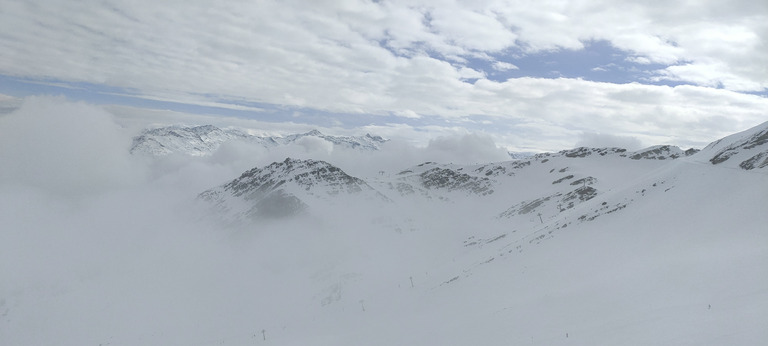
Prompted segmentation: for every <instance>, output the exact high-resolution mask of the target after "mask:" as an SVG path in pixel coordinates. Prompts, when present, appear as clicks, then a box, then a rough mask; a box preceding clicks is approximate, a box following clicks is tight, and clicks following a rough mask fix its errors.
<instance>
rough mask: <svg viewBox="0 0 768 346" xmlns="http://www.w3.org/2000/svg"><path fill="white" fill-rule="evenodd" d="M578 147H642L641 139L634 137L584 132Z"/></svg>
mask: <svg viewBox="0 0 768 346" xmlns="http://www.w3.org/2000/svg"><path fill="white" fill-rule="evenodd" d="M580 137H581V138H580V139H579V141H578V142H576V146H577V147H590V148H623V149H627V150H638V149H642V143H641V142H640V140H638V139H637V138H634V137H623V136H614V135H610V134H605V133H594V132H584V133H582V134H581V136H580Z"/></svg>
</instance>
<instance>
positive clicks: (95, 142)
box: [0, 97, 142, 196]
mask: <svg viewBox="0 0 768 346" xmlns="http://www.w3.org/2000/svg"><path fill="white" fill-rule="evenodd" d="M129 145H130V137H129V134H128V133H125V132H124V131H122V130H121V129H120V128H119V127H118V126H117V125H116V124H115V123H114V122H113V121H112V117H111V115H110V114H109V113H107V112H105V111H103V110H101V109H99V108H97V107H93V106H90V105H86V104H83V103H71V102H65V101H64V100H63V99H62V98H51V97H30V98H27V99H26V100H25V101H24V103H23V104H22V105H21V107H20V108H19V109H17V110H15V111H13V112H12V113H10V114H8V115H7V116H4V117H0V161H2V162H5V163H6V164H3V165H0V183H2V182H12V183H13V184H18V185H25V186H33V187H37V188H41V189H43V190H46V191H53V192H55V193H57V194H61V195H63V196H80V195H87V194H92V193H98V192H100V191H102V190H103V189H105V188H108V187H111V186H113V185H121V184H125V183H130V182H135V181H137V179H139V178H140V177H141V174H142V172H141V171H137V170H136V169H135V168H134V165H132V164H131V161H130V158H129V156H128V153H127V149H128V148H129Z"/></svg>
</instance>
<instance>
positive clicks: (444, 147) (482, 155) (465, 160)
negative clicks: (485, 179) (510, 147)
mask: <svg viewBox="0 0 768 346" xmlns="http://www.w3.org/2000/svg"><path fill="white" fill-rule="evenodd" d="M425 151H426V153H427V155H428V156H430V157H434V158H433V160H434V161H437V162H446V161H448V162H453V163H462V164H470V163H484V162H497V161H506V160H509V156H508V155H507V151H506V150H504V149H502V148H499V147H497V146H496V143H494V141H493V139H492V138H491V137H490V136H488V135H483V134H479V133H470V134H466V135H463V136H460V137H459V136H455V137H438V138H435V139H433V140H431V141H429V145H427V147H426V148H425Z"/></svg>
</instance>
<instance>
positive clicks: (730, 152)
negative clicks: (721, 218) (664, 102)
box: [173, 123, 768, 227]
mask: <svg viewBox="0 0 768 346" xmlns="http://www.w3.org/2000/svg"><path fill="white" fill-rule="evenodd" d="M193 129H195V131H198V133H199V132H203V131H200V130H197V129H199V128H193ZM173 131H174V132H179V131H178V130H173ZM190 131H191V130H190ZM215 131H216V130H215V129H212V130H211V131H205V133H212V132H215ZM218 131H220V130H218ZM224 133H226V132H224ZM302 136H317V137H320V136H322V134H320V133H319V132H310V133H307V134H302V135H296V136H291V137H287V138H285V139H281V140H282V141H284V142H290V141H295V140H296V138H300V137H302ZM199 137H202V136H199ZM224 137H225V136H224V135H223V134H218V135H217V136H216V138H224ZM326 137H329V136H326ZM329 138H334V140H335V141H337V142H338V143H343V144H341V145H344V144H346V145H349V146H352V147H364V148H370V149H371V150H372V149H373V148H375V146H374V145H373V143H381V141H382V140H380V139H379V137H370V136H366V137H345V138H344V139H343V140H341V139H338V138H337V137H329ZM361 138H362V139H363V141H365V140H368V142H366V143H367V146H363V144H355V145H351V144H349V143H360V141H361ZM374 138H375V139H374ZM260 140H261V139H260ZM271 140H273V141H276V140H275V139H271ZM678 160H685V162H689V163H706V164H707V165H714V166H724V167H728V168H737V169H740V170H755V171H761V172H766V171H768V123H767V124H763V125H761V126H760V127H757V128H754V129H750V130H748V131H745V132H742V133H739V134H736V135H733V136H729V137H726V138H724V139H722V140H719V141H716V142H714V143H712V144H710V145H709V146H707V147H706V148H705V149H704V150H702V151H698V150H695V149H689V150H682V149H680V148H678V147H675V146H669V145H663V146H652V147H649V148H646V149H643V150H638V151H634V152H629V151H627V150H625V149H622V148H587V147H580V148H575V149H570V150H563V151H560V152H557V153H543V154H537V155H533V156H532V157H529V158H528V159H520V160H511V161H507V162H499V163H491V164H482V165H455V164H441V163H435V162H425V163H423V164H420V165H417V166H414V167H410V168H406V169H402V170H400V171H399V172H397V173H395V172H394V171H393V172H381V173H380V175H378V176H374V177H352V176H349V175H348V174H346V173H345V172H344V171H343V170H342V169H341V168H339V167H336V166H334V165H332V164H330V163H328V162H323V161H315V160H296V159H291V158H288V159H286V160H285V161H283V162H276V163H273V164H271V165H268V166H266V167H262V168H258V167H257V168H253V169H251V170H249V171H247V172H245V173H243V174H242V175H241V176H240V177H239V178H236V179H234V180H232V181H231V182H228V183H226V184H224V185H222V186H219V187H216V188H213V189H210V190H208V191H205V192H203V193H202V194H201V195H200V198H201V199H203V200H206V201H208V202H211V203H213V204H214V205H215V206H216V209H217V210H218V211H219V212H220V213H222V214H225V215H227V218H229V219H243V218H245V219H253V218H262V217H276V216H288V215H295V214H297V213H300V212H307V211H311V210H312V207H311V206H313V205H322V206H323V207H327V206H328V203H329V202H331V201H332V202H333V203H335V204H337V205H345V204H346V205H351V204H359V203H367V202H366V201H375V202H376V203H381V202H392V203H413V202H414V200H417V201H421V202H428V201H443V202H449V201H473V202H472V203H476V204H478V205H480V204H482V205H483V206H484V207H483V209H484V212H488V213H489V215H492V216H494V217H497V218H519V217H525V216H526V215H539V214H542V215H548V216H547V217H549V218H552V217H556V215H558V214H559V213H561V212H564V211H567V210H570V209H573V208H576V207H577V206H579V205H580V204H582V203H584V202H587V201H590V200H592V199H594V198H597V197H600V196H602V195H603V194H605V193H606V192H608V191H611V190H617V189H619V190H620V189H626V185H627V184H629V183H632V182H634V179H636V178H637V177H641V176H644V175H648V174H652V172H654V171H656V170H658V169H660V168H662V167H665V165H668V164H669V162H670V161H678ZM670 180H673V179H671V178H658V181H655V182H654V183H653V184H652V186H648V187H646V188H644V189H641V190H642V192H638V193H641V194H645V192H646V191H653V190H656V189H662V188H663V189H665V190H668V189H670V188H672V187H673V186H672V185H671V182H670ZM635 198H636V197H635V196H634V192H632V193H631V194H630V196H624V197H622V198H618V199H616V198H614V199H611V200H606V201H604V202H603V203H602V204H601V205H599V206H597V207H594V206H592V207H589V210H586V211H581V213H582V214H581V215H579V217H577V218H576V219H577V220H579V221H577V222H581V221H585V220H593V219H595V218H597V217H599V216H600V215H603V214H606V213H612V212H616V211H618V210H621V209H623V208H626V207H627V206H628V205H629V204H631V202H632V201H633V200H634V199H635ZM333 203H332V204H333ZM494 209H495V210H494ZM323 210H324V211H327V209H323ZM468 217H470V216H468ZM540 221H542V222H543V219H542V220H540ZM570 222H574V221H568V222H565V221H562V222H560V223H559V224H558V226H560V227H566V226H565V225H567V224H569V223H570Z"/></svg>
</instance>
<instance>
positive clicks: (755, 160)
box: [697, 122, 768, 170]
mask: <svg viewBox="0 0 768 346" xmlns="http://www.w3.org/2000/svg"><path fill="white" fill-rule="evenodd" d="M697 159H699V160H701V161H703V160H706V161H709V162H710V163H712V164H713V165H719V166H726V167H730V168H736V167H738V168H741V169H744V170H753V169H758V170H766V169H767V167H768V122H765V123H762V124H760V125H758V126H755V127H753V128H751V129H749V130H746V131H742V132H739V133H736V134H733V135H730V136H728V137H725V138H723V139H720V140H717V141H715V142H712V143H710V144H709V145H707V146H706V147H705V148H704V149H702V150H701V152H700V153H699V154H698V155H697Z"/></svg>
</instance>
